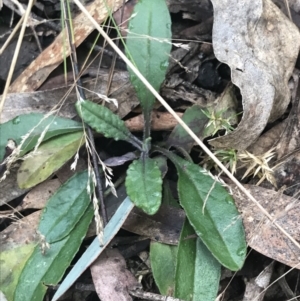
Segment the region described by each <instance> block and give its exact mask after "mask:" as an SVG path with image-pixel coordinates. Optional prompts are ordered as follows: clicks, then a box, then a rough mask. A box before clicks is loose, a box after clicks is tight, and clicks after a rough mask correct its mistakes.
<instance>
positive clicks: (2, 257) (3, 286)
mask: <svg viewBox="0 0 300 301" xmlns="http://www.w3.org/2000/svg"><path fill="white" fill-rule="evenodd" d="M35 247H36V243H32V242H31V243H29V244H24V245H22V246H18V247H16V248H13V249H9V250H4V251H1V252H0V266H1V272H0V291H2V292H3V293H4V295H5V297H6V299H7V300H8V301H13V296H14V293H15V290H16V285H17V282H18V279H19V277H20V274H21V272H22V269H23V268H24V265H25V263H26V261H27V260H28V258H29V257H30V255H31V254H32V252H33V250H34V248H35ZM0 300H1V298H0Z"/></svg>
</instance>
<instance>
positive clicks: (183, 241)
mask: <svg viewBox="0 0 300 301" xmlns="http://www.w3.org/2000/svg"><path fill="white" fill-rule="evenodd" d="M220 275H221V265H220V263H219V262H218V261H217V260H216V259H215V258H214V257H213V255H212V254H211V252H210V251H209V250H208V249H207V247H206V246H205V245H204V244H203V242H202V241H201V239H200V238H199V237H197V236H196V234H195V230H194V229H193V227H192V226H191V225H190V223H189V222H188V220H186V221H185V223H184V225H183V228H182V231H181V235H180V241H179V246H178V252H177V264H176V276H175V297H176V298H180V299H184V300H186V301H198V300H205V301H214V300H216V297H217V293H218V289H219V281H220Z"/></svg>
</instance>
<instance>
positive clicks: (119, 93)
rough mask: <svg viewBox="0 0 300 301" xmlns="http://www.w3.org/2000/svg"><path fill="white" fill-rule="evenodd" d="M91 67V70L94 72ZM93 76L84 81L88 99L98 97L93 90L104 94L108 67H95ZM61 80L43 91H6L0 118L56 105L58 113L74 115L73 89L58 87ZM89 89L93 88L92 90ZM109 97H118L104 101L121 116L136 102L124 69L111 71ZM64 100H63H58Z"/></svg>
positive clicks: (51, 107)
mask: <svg viewBox="0 0 300 301" xmlns="http://www.w3.org/2000/svg"><path fill="white" fill-rule="evenodd" d="M94 71H95V70H93V72H94ZM97 77H98V79H97V80H91V79H90V80H88V81H84V84H83V86H84V88H86V90H85V91H86V97H87V98H88V99H95V100H97V99H99V97H98V96H97V94H96V93H99V94H102V95H103V94H105V91H106V87H107V82H108V70H107V69H101V70H99V71H97ZM61 86H63V83H62V82H60V84H57V88H54V89H48V90H45V91H37V92H25V93H10V94H8V95H7V98H6V102H5V105H4V109H3V112H2V116H1V117H2V122H6V121H8V120H11V119H13V118H15V117H16V116H18V115H21V114H28V113H33V112H34V113H45V114H47V113H48V112H49V111H51V110H52V109H53V108H55V107H57V108H59V113H58V114H59V116H61V117H66V118H73V117H74V116H76V115H77V114H76V110H75V106H74V103H75V102H76V99H77V98H76V92H75V89H72V90H71V92H68V90H69V89H70V87H71V85H70V86H68V87H61ZM92 91H93V92H92ZM110 91H111V93H110V95H109V97H110V98H115V99H117V100H118V104H119V106H118V108H116V106H115V105H113V104H112V103H110V104H106V105H107V107H108V108H109V109H111V110H112V111H113V112H114V113H117V114H118V115H119V116H120V117H121V118H123V117H124V116H125V115H127V114H128V113H129V112H131V110H132V109H133V108H134V107H136V106H137V104H138V103H139V101H138V99H137V97H136V93H135V91H134V88H133V87H132V86H131V84H130V82H129V74H128V72H127V71H115V72H114V75H113V82H112V86H111V90H110ZM62 100H64V101H62Z"/></svg>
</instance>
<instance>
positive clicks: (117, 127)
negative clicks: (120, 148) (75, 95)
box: [75, 100, 134, 144]
mask: <svg viewBox="0 0 300 301" xmlns="http://www.w3.org/2000/svg"><path fill="white" fill-rule="evenodd" d="M75 106H76V110H77V113H78V115H79V116H80V117H81V118H82V119H83V121H84V122H85V123H87V124H88V125H89V126H90V127H91V128H92V129H94V130H95V131H96V132H98V133H101V134H103V135H104V136H105V137H106V138H113V139H115V140H125V141H127V142H130V143H133V142H132V140H133V136H132V134H131V133H130V131H129V130H128V129H127V127H126V126H125V123H124V121H123V120H121V119H120V118H119V116H117V115H116V114H114V113H113V112H112V111H111V110H109V109H108V108H106V107H104V106H100V105H98V104H96V103H93V102H91V101H88V100H85V101H78V102H77V103H76V105H75ZM133 144H134V143H133Z"/></svg>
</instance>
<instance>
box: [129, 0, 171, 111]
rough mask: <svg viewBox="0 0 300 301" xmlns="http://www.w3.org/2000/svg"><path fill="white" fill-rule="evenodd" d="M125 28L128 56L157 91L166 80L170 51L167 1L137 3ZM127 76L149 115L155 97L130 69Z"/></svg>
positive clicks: (148, 0) (169, 23)
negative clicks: (127, 30) (127, 29)
mask: <svg viewBox="0 0 300 301" xmlns="http://www.w3.org/2000/svg"><path fill="white" fill-rule="evenodd" d="M128 28H129V32H128V34H127V39H126V46H127V47H126V48H127V49H126V50H127V56H128V57H129V59H130V60H132V61H133V63H134V64H135V65H136V67H137V68H138V69H139V71H140V72H141V73H142V74H143V76H144V77H145V78H146V79H147V80H148V81H149V83H150V84H151V85H152V86H153V88H154V89H155V90H157V91H158V90H159V88H160V85H161V84H162V82H163V80H164V79H165V75H166V71H167V68H168V64H169V54H170V51H171V43H170V42H171V36H172V32H171V18H170V14H169V10H168V7H167V5H166V2H165V1H162V0H144V1H140V2H138V3H137V4H136V5H135V7H134V12H133V17H132V18H131V19H130V21H129V26H128ZM129 73H130V77H131V83H132V84H133V86H134V87H135V90H136V92H137V95H138V98H139V101H140V102H141V105H142V107H143V109H144V111H145V110H146V111H147V112H150V111H151V109H152V107H153V104H154V102H155V97H154V96H153V94H152V93H151V92H150V91H148V89H146V88H145V85H144V84H143V83H142V82H141V81H140V79H139V78H138V77H137V76H136V75H135V74H134V73H133V72H132V71H131V70H129Z"/></svg>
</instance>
